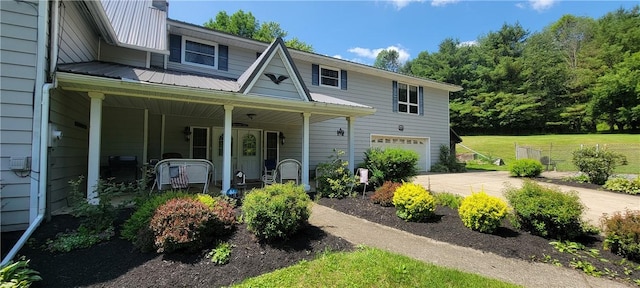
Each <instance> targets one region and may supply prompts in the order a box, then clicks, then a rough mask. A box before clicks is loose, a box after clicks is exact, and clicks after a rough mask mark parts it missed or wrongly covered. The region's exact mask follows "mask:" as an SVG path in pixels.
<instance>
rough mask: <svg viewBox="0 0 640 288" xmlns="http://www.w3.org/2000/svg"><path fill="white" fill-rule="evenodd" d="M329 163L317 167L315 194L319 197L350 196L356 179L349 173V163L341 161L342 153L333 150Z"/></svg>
mask: <svg viewBox="0 0 640 288" xmlns="http://www.w3.org/2000/svg"><path fill="white" fill-rule="evenodd" d="M333 152H334V155H331V156H329V159H330V160H329V162H326V163H320V164H319V165H318V175H317V177H316V181H317V183H318V187H317V189H316V190H317V192H318V194H319V195H320V196H321V197H329V198H344V197H347V196H349V195H351V192H352V188H353V186H354V185H355V184H356V179H355V177H354V176H353V174H352V173H351V171H349V162H347V161H344V160H342V156H343V155H344V151H342V150H336V149H333Z"/></svg>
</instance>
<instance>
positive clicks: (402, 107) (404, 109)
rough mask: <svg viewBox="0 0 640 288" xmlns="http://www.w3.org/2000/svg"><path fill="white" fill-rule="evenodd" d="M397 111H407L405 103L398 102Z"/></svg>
mask: <svg viewBox="0 0 640 288" xmlns="http://www.w3.org/2000/svg"><path fill="white" fill-rule="evenodd" d="M398 111H400V112H405V113H406V112H407V105H406V104H399V105H398Z"/></svg>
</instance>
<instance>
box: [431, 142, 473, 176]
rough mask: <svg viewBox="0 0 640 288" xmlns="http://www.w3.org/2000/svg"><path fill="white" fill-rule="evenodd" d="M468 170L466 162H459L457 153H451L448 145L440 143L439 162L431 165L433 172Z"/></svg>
mask: <svg viewBox="0 0 640 288" xmlns="http://www.w3.org/2000/svg"><path fill="white" fill-rule="evenodd" d="M465 171H467V168H466V164H465V163H460V162H458V159H456V155H455V154H451V151H450V150H449V147H448V146H447V145H440V155H439V156H438V162H437V163H436V164H434V165H433V166H431V172H444V173H449V172H454V173H459V172H465Z"/></svg>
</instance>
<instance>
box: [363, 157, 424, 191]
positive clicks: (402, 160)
mask: <svg viewBox="0 0 640 288" xmlns="http://www.w3.org/2000/svg"><path fill="white" fill-rule="evenodd" d="M418 159H420V156H419V155H418V153H416V152H415V151H411V150H406V149H401V148H387V149H385V150H382V149H380V148H369V149H368V150H367V151H366V152H365V153H364V166H365V167H364V168H367V169H369V171H370V172H371V177H370V178H369V183H370V184H371V185H373V186H374V187H380V186H382V184H383V183H384V182H385V181H391V182H408V181H410V180H411V178H413V177H414V176H416V175H418V170H417V169H418V168H417V164H418Z"/></svg>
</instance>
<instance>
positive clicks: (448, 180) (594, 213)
mask: <svg viewBox="0 0 640 288" xmlns="http://www.w3.org/2000/svg"><path fill="white" fill-rule="evenodd" d="M543 176H545V177H548V178H554V177H560V174H557V173H556V172H546V173H543ZM414 182H415V183H418V184H421V185H423V186H424V187H426V188H427V189H430V191H434V192H450V193H454V194H458V195H462V196H468V195H471V191H474V192H477V191H480V190H483V189H484V191H485V192H486V193H487V194H489V195H494V196H498V197H501V198H502V199H504V195H503V191H504V189H505V188H506V187H507V185H511V186H513V187H517V188H520V187H522V179H520V178H514V177H510V176H509V172H506V171H486V172H466V173H452V174H435V173H434V174H426V175H419V176H418V177H417V178H416V179H415V181H414ZM539 183H540V182H539ZM541 184H543V185H547V186H556V187H559V188H560V190H562V191H565V192H566V191H571V190H573V191H577V192H578V195H579V196H580V199H581V200H582V203H583V204H584V205H585V206H586V207H587V209H586V211H585V214H584V219H585V220H587V221H589V223H591V224H593V225H598V226H599V223H600V218H601V217H602V215H603V214H604V213H608V214H611V213H613V212H616V211H624V210H626V209H631V210H640V195H638V196H634V195H627V194H621V193H613V192H607V191H599V190H593V189H584V188H576V187H570V186H561V185H553V184H544V183H541Z"/></svg>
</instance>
